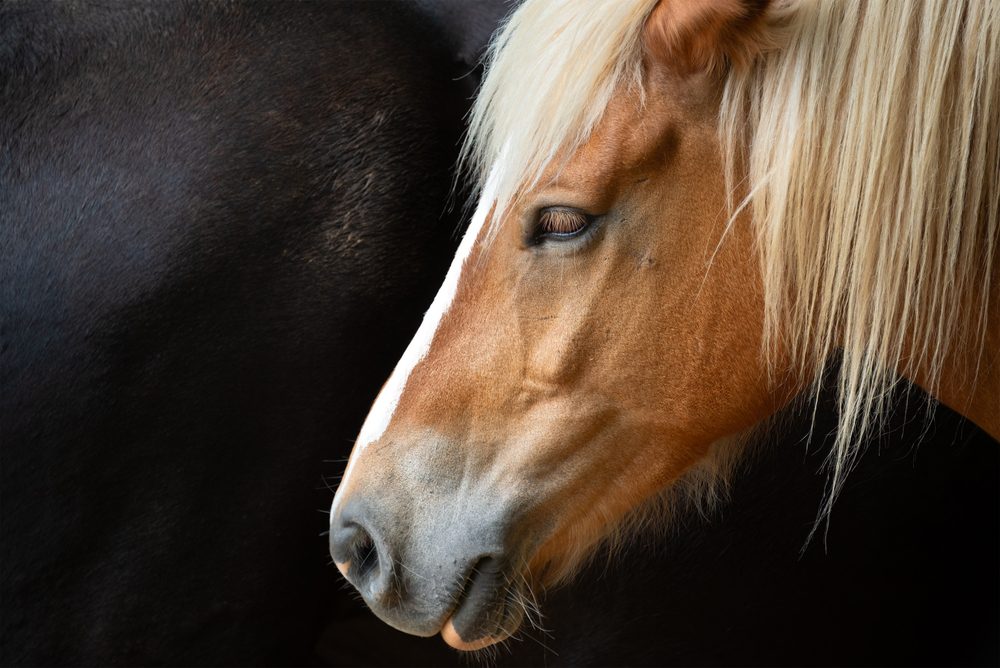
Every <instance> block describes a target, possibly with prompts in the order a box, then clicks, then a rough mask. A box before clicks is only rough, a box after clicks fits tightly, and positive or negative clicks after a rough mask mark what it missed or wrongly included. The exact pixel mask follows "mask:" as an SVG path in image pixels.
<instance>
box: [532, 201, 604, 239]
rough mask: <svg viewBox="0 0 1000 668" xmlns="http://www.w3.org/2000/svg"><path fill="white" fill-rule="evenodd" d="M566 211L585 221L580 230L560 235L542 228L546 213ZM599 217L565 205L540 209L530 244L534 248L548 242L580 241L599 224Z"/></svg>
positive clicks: (536, 214)
mask: <svg viewBox="0 0 1000 668" xmlns="http://www.w3.org/2000/svg"><path fill="white" fill-rule="evenodd" d="M560 210H562V211H565V212H567V213H570V214H572V215H574V216H579V217H580V218H582V219H583V225H581V226H580V228H579V229H577V230H574V231H572V232H567V233H560V232H550V231H545V230H544V229H543V227H542V220H543V218H544V216H545V214H546V213H551V212H553V211H560ZM598 218H599V216H595V215H593V214H590V213H587V212H586V211H584V210H582V209H577V208H575V207H571V206H565V205H553V206H546V207H542V208H540V209H538V210H537V211H536V213H535V219H534V224H533V227H532V232H531V234H530V238H529V243H530V245H533V246H538V245H541V244H544V243H545V242H546V241H552V242H556V243H559V242H570V241H575V240H578V239H580V238H582V237H586V236H587V234H588V232H589V231H590V230H591V229H593V227H594V224H595V223H596V222H597V219H598Z"/></svg>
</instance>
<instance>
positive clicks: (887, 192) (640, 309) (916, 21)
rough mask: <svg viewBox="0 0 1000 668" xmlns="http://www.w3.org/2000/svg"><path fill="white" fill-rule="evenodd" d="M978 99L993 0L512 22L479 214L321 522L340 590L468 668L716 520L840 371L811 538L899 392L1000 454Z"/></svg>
mask: <svg viewBox="0 0 1000 668" xmlns="http://www.w3.org/2000/svg"><path fill="white" fill-rule="evenodd" d="M998 77H1000V11H998V9H997V8H996V7H995V6H993V5H991V4H989V3H976V2H955V3H936V4H934V3H862V2H856V1H852V0H845V1H844V2H837V3H811V2H767V1H766V0H727V1H720V2H699V1H696V0H677V1H675V2H657V0H628V1H623V2H615V3H573V2H546V1H541V0H528V1H527V2H525V3H524V4H523V5H521V6H520V7H519V8H518V10H517V11H516V12H515V13H514V14H513V15H512V17H511V19H510V20H509V21H508V22H507V24H506V25H505V27H504V29H503V30H502V31H501V32H500V34H499V35H498V37H497V38H496V39H495V41H494V42H493V45H492V46H491V50H490V56H489V60H488V64H487V73H486V78H485V81H484V83H483V86H482V89H481V91H480V93H479V94H478V96H477V100H476V102H475V104H474V108H473V112H472V115H471V119H470V129H469V134H468V139H467V141H466V143H465V145H464V153H463V154H464V164H465V165H466V167H467V168H468V169H469V170H470V171H471V172H472V173H474V174H475V175H476V177H477V178H478V180H479V183H480V184H481V186H480V195H479V205H478V208H477V210H476V213H475V215H474V216H473V217H472V221H471V223H470V225H469V228H468V231H467V232H466V234H465V236H464V238H463V240H462V243H461V244H460V246H459V250H458V252H457V254H456V256H455V259H454V260H453V263H452V265H451V267H450V268H449V270H448V273H447V275H446V277H445V280H444V282H443V284H442V286H441V288H440V290H439V292H438V294H437V296H436V297H435V299H434V302H433V303H432V305H431V308H430V309H429V311H428V312H427V314H426V315H425V318H424V320H423V321H422V323H421V325H420V327H419V329H418V330H417V333H416V335H415V336H414V338H413V340H412V341H411V342H410V345H409V346H408V347H407V349H406V351H405V352H404V354H403V356H402V358H401V359H400V361H399V362H398V364H397V366H396V368H395V369H394V371H393V372H392V374H391V375H390V376H389V379H388V381H387V382H386V384H385V386H384V387H383V389H382V391H381V392H380V394H379V396H378V398H377V399H376V401H375V403H374V405H373V406H372V409H371V412H370V413H369V416H368V418H367V419H366V420H365V422H364V425H363V427H362V429H361V432H360V434H359V436H358V439H357V442H356V444H355V447H354V450H353V451H352V454H351V458H350V461H349V463H348V467H347V471H346V473H345V477H344V480H343V481H342V483H341V485H340V486H339V488H338V490H337V493H336V495H335V497H334V500H333V503H332V506H331V514H330V552H331V555H332V556H333V559H334V561H335V563H336V564H337V567H338V569H339V570H340V571H341V572H342V573H343V574H344V576H345V578H346V579H347V580H348V581H349V582H350V583H351V584H352V585H354V586H355V587H356V588H357V590H358V591H359V592H360V594H361V595H362V597H363V598H364V600H365V601H366V602H367V603H368V605H369V607H370V608H371V609H372V610H373V611H374V612H375V613H376V614H377V615H378V616H379V617H380V618H381V619H382V620H383V621H385V622H387V623H388V624H389V625H391V626H394V627H396V628H398V629H400V630H402V631H405V632H408V633H411V634H414V635H420V636H430V635H435V634H438V633H440V634H441V636H442V637H443V639H444V640H445V642H447V643H448V644H449V645H451V646H452V647H455V648H457V649H460V650H467V651H474V650H478V649H482V648H486V647H489V646H491V645H493V644H495V643H497V642H499V641H502V640H504V639H505V638H507V637H510V636H511V634H513V633H514V632H515V631H516V630H517V629H518V628H519V626H520V625H521V624H522V623H523V621H524V620H525V618H529V621H530V617H531V616H532V607H533V606H532V601H531V596H532V592H533V591H537V590H540V589H544V588H545V587H548V586H552V585H555V584H558V583H560V582H563V581H565V580H567V579H568V578H569V577H571V575H572V574H573V573H574V572H576V571H577V570H578V569H579V568H580V567H581V565H582V564H584V563H585V561H586V559H587V558H588V557H589V556H590V555H592V554H593V553H594V551H595V547H596V546H597V545H599V544H601V543H611V544H614V543H615V542H616V541H617V540H619V539H620V538H621V536H623V535H626V534H628V533H629V532H630V531H633V530H634V529H635V528H636V527H640V526H642V525H643V523H644V522H648V521H649V520H650V518H653V519H654V521H665V520H666V519H667V518H666V517H665V515H667V516H669V515H673V514H676V512H677V509H679V508H683V507H685V506H687V505H692V504H693V505H695V506H696V507H697V506H706V505H707V506H711V504H712V503H713V501H714V500H715V499H717V498H718V497H719V496H720V495H721V493H722V491H724V487H725V482H726V480H727V479H728V478H729V477H731V474H732V472H733V471H734V470H735V468H736V467H737V465H738V464H739V462H740V461H741V460H743V459H745V457H746V456H747V454H748V453H749V452H751V447H750V445H749V444H750V443H752V442H753V440H754V439H755V437H756V436H757V435H758V434H759V433H760V432H761V431H763V430H766V428H767V426H768V421H769V418H770V417H771V416H774V415H775V414H777V413H779V412H780V411H782V410H783V409H785V408H787V407H789V406H791V405H794V403H795V402H796V401H808V398H809V396H810V395H811V394H814V393H815V391H816V388H817V387H818V386H820V384H821V383H822V380H823V378H824V376H826V375H827V374H828V373H832V374H833V375H834V378H833V379H832V381H831V382H832V384H833V386H834V387H835V388H836V393H837V398H836V404H837V411H838V413H837V428H836V437H835V440H834V443H833V445H832V446H831V448H830V455H829V457H828V459H829V485H828V487H827V492H826V494H825V496H824V498H823V500H822V501H821V503H820V504H819V509H818V510H819V517H818V519H817V522H816V524H815V527H816V528H819V527H820V526H821V523H822V519H823V518H829V513H830V511H831V509H832V507H833V503H834V501H835V500H836V498H837V496H838V494H839V492H840V491H841V490H842V488H843V484H844V480H845V479H846V477H847V475H848V473H849V472H850V471H851V469H852V467H853V466H854V465H855V464H856V462H857V459H858V452H859V449H860V448H859V444H860V443H861V442H862V441H863V440H864V438H865V436H866V435H869V434H872V433H877V432H878V430H879V428H880V426H881V425H882V424H883V421H884V420H885V419H886V415H887V414H888V412H889V408H890V397H891V396H892V394H893V393H892V392H891V390H892V388H893V387H894V386H895V385H896V384H897V383H899V382H901V381H902V380H907V381H910V382H913V383H914V384H915V385H917V386H919V387H921V388H924V389H925V390H927V392H928V393H929V396H931V397H933V399H932V402H931V404H930V406H929V407H928V410H930V407H932V406H933V405H934V404H936V403H940V404H943V405H945V406H948V407H951V408H953V409H954V410H956V411H957V412H958V413H959V414H961V415H963V416H964V417H966V418H968V419H969V420H970V421H972V422H973V423H975V424H976V425H978V426H979V427H980V428H981V429H982V430H983V431H984V432H985V434H988V436H989V437H990V438H992V439H997V438H998V437H1000V410H998V408H1000V401H998V397H1000V355H998V353H1000V315H998V311H997V309H998V306H997V304H998V303H1000V294H998V290H1000V288H998V285H1000V283H998V280H997V276H996V273H997V263H996V261H995V256H996V245H997V239H998V233H1000V231H998V218H1000V215H998V210H1000V141H998V140H997V138H998V135H1000V127H998V124H1000V82H998ZM834 361H836V362H837V364H836V366H835V367H834V366H833V362H834ZM834 368H835V371H831V369H834ZM827 526H828V525H827Z"/></svg>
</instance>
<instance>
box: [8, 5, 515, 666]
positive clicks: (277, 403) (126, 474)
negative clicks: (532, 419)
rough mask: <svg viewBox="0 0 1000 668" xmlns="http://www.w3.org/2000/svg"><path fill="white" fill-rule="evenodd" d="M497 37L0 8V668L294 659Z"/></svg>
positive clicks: (218, 16) (444, 15)
mask: <svg viewBox="0 0 1000 668" xmlns="http://www.w3.org/2000/svg"><path fill="white" fill-rule="evenodd" d="M502 9H503V6H502V4H501V3H499V2H494V3H492V4H490V5H485V6H483V7H476V8H468V7H462V6H460V5H458V4H456V3H447V2H434V1H425V2H423V3H418V4H413V5H405V4H402V3H371V2H337V3H276V2H274V3H251V4H246V3H228V2H225V3H224V2H201V1H190V2H188V1H185V2H155V1H152V2H127V3H100V2H91V3H77V2H72V3H71V2H65V3H62V2H61V3H55V2H45V1H38V2H31V1H28V2H3V3H0V90H2V95H0V248H2V256H0V289H2V296H0V309H2V310H0V340H2V348H0V374H2V375H0V378H2V389H0V429H2V433H0V437H2V444H0V469H2V479H0V527H2V539H0V569H2V570H0V597H2V598H0V605H2V613H0V614H2V620H0V664H4V665H9V664H78V663H85V664H107V663H119V664H150V663H156V664H191V663H198V664H234V663H238V664H250V663H301V662H304V661H311V660H313V659H312V657H313V654H312V652H313V647H314V645H315V643H316V640H317V637H318V636H317V634H318V631H319V629H320V628H321V627H322V626H323V623H324V621H325V620H328V619H330V618H331V617H336V616H337V614H338V610H341V609H342V608H343V607H344V606H345V605H349V601H347V598H348V597H347V594H346V593H344V592H342V591H341V590H340V583H339V575H338V574H337V572H336V571H335V570H334V569H333V568H332V567H329V566H328V557H327V555H326V554H325V539H324V538H322V537H320V534H321V532H323V531H324V529H325V528H326V516H325V515H324V514H322V512H320V510H321V509H324V508H326V507H327V506H328V505H329V492H328V491H327V490H326V489H325V488H324V487H323V485H322V483H321V472H322V471H323V466H324V465H323V463H322V462H323V460H324V459H331V458H335V459H336V458H342V457H345V456H346V454H347V453H348V452H349V451H350V446H351V441H352V439H353V437H354V435H355V434H356V433H357V429H358V427H359V425H360V421H361V420H362V419H363V417H364V414H365V412H366V410H367V407H368V404H369V403H370V401H371V399H372V397H373V396H374V394H375V393H376V391H377V389H378V386H379V385H380V383H381V382H382V380H383V379H384V377H385V376H386V375H387V373H388V371H389V370H390V369H391V366H392V364H393V363H394V362H395V360H396V358H397V357H398V355H399V352H400V350H401V347H402V346H403V345H405V343H406V340H407V337H408V333H409V332H410V331H412V329H414V327H415V326H416V323H417V322H418V320H419V316H420V314H421V311H422V309H423V308H424V306H425V304H426V303H427V302H428V301H429V299H430V297H431V295H432V293H433V291H434V290H435V288H436V284H437V283H438V282H439V280H440V276H441V275H442V274H443V271H444V269H445V267H446V265H447V263H448V260H449V257H450V255H451V252H452V250H453V239H455V232H456V228H457V224H458V222H459V221H458V219H457V217H456V216H453V215H443V213H444V210H445V206H444V203H445V202H447V201H448V199H449V189H450V187H451V184H452V172H451V168H452V164H453V162H454V157H455V153H456V146H457V142H458V140H459V135H460V132H461V128H462V115H463V113H464V112H465V110H466V107H467V104H468V98H469V96H470V95H471V92H472V90H473V86H474V77H468V76H465V75H468V74H469V71H470V69H471V64H470V63H472V62H473V61H474V60H475V56H476V52H477V49H478V48H479V46H478V44H479V43H480V42H482V41H484V40H485V38H486V36H487V35H488V33H489V31H490V30H491V29H492V26H493V24H494V23H495V21H496V17H493V16H492V15H491V14H490V12H492V13H498V12H500V11H502ZM483 16H485V17H486V18H482V17H483ZM472 24H475V25H480V26H484V27H483V28H480V30H479V32H467V31H463V32H461V33H460V34H457V35H456V34H452V33H450V32H449V30H450V29H452V28H454V27H456V26H461V25H472ZM338 468H339V464H338V463H328V464H326V471H327V472H329V473H333V472H335V471H336V470H338ZM345 601H347V602H346V603H345Z"/></svg>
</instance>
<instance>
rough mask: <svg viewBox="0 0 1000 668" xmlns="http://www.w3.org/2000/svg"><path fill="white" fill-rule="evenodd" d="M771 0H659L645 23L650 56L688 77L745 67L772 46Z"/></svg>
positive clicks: (645, 36) (647, 47) (645, 37)
mask: <svg viewBox="0 0 1000 668" xmlns="http://www.w3.org/2000/svg"><path fill="white" fill-rule="evenodd" d="M770 4H771V2H770V0H660V2H659V3H658V4H657V5H656V7H655V8H654V9H653V11H652V13H650V15H649V18H648V19H647V20H646V27H645V34H644V41H645V44H646V50H647V53H648V54H649V55H650V56H652V57H653V58H654V59H655V60H657V61H659V62H661V63H662V64H664V65H665V66H667V67H670V68H671V69H675V70H677V71H679V72H683V73H692V72H698V71H704V70H711V69H717V68H719V67H721V66H723V65H725V64H727V63H728V64H733V65H736V66H741V65H745V64H747V63H749V62H750V61H751V60H753V57H754V56H755V55H756V54H757V52H758V51H760V50H761V49H762V48H764V46H765V44H767V42H768V35H767V34H766V27H767V26H766V24H767V21H766V20H765V16H766V14H767V10H768V7H769V5H770Z"/></svg>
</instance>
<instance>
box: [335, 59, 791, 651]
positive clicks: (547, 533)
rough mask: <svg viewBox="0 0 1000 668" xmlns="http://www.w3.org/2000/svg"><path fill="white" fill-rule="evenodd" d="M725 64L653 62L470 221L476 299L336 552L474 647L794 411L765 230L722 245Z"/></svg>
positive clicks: (371, 596)
mask: <svg viewBox="0 0 1000 668" xmlns="http://www.w3.org/2000/svg"><path fill="white" fill-rule="evenodd" d="M714 81H715V80H714V79H712V78H711V77H709V76H707V75H690V76H679V75H675V74H673V73H671V72H670V71H666V70H664V71H661V70H657V69H654V68H651V69H650V70H649V71H648V73H647V81H646V97H645V100H644V102H642V103H640V100H639V97H638V95H637V94H636V95H625V94H623V95H621V96H619V97H618V98H617V99H616V100H615V102H613V103H612V105H611V106H610V107H609V109H608V110H607V112H606V114H605V116H604V117H603V120H602V121H601V122H600V124H599V126H598V127H597V129H596V131H595V132H594V133H593V134H592V136H591V137H590V139H589V141H588V142H587V143H586V145H584V146H583V147H582V148H581V149H580V150H579V151H577V152H576V153H575V154H574V155H572V156H567V159H566V160H562V161H557V162H558V163H559V165H560V169H558V170H553V171H552V172H551V173H550V174H549V175H548V178H545V179H542V181H541V182H540V185H539V186H538V187H537V188H535V189H533V190H532V191H531V192H528V193H525V194H523V196H522V197H520V198H519V199H518V200H517V203H516V204H515V205H513V206H511V207H509V208H508V209H507V211H506V212H505V213H504V215H503V219H502V220H499V221H495V220H494V221H490V220H489V219H487V224H486V225H485V226H483V227H481V228H479V229H477V228H476V226H475V225H474V226H473V228H470V232H469V234H472V235H476V237H477V241H476V243H475V244H474V245H471V246H469V240H466V243H465V244H463V245H465V246H467V247H468V249H469V254H468V257H467V258H464V262H463V257H462V256H461V254H460V256H459V257H458V258H457V259H456V266H453V269H452V271H453V274H452V277H453V278H454V277H457V279H458V282H457V288H456V290H455V293H454V296H453V298H452V299H451V300H450V302H449V303H448V304H446V305H443V304H441V303H437V304H435V307H432V311H431V312H430V313H429V315H428V317H429V318H437V319H438V321H437V322H436V323H433V324H432V325H431V326H426V325H427V323H425V327H424V328H422V332H421V333H420V334H418V337H422V338H423V339H424V341H425V343H424V345H426V346H428V347H427V348H426V351H425V352H424V351H423V350H421V349H420V345H419V344H417V343H415V344H412V345H413V346H415V347H414V349H413V350H411V351H409V352H408V355H409V357H410V360H409V363H407V364H402V365H401V366H402V367H405V368H402V369H397V372H396V376H395V377H394V378H393V380H392V381H390V383H389V384H388V385H387V387H386V389H384V390H383V395H386V394H391V395H392V397H391V398H390V399H389V400H386V399H385V396H383V397H380V399H379V402H378V403H377V405H376V408H375V410H374V411H373V415H372V416H371V417H370V418H369V424H366V428H365V430H364V432H363V434H362V437H361V439H360V441H359V447H358V448H356V450H355V452H354V454H353V457H352V462H351V466H350V469H349V476H348V477H347V478H346V479H345V481H344V484H343V485H342V487H341V490H340V491H339V492H338V499H337V501H336V502H335V504H334V509H333V517H332V519H331V527H332V532H331V546H332V553H333V556H334V559H335V561H337V562H338V565H339V566H340V567H341V570H342V571H344V572H345V575H346V576H347V577H348V579H349V580H351V582H353V583H354V584H355V585H356V586H357V587H358V588H359V590H360V591H361V592H362V594H363V595H364V596H365V599H366V600H367V601H368V603H369V605H370V606H371V607H372V608H373V609H374V610H375V611H376V612H377V613H378V614H379V615H380V616H381V617H382V618H383V619H385V620H386V621H387V622H389V623H391V624H393V625H395V626H397V627H399V628H402V629H403V630H406V631H409V632H412V633H417V634H421V635H430V634H433V633H437V632H438V631H442V628H443V634H444V635H445V639H446V640H448V641H449V642H450V643H451V644H453V645H455V646H457V647H461V648H466V649H468V648H474V647H478V646H482V645H485V644H489V643H490V642H492V641H493V640H495V639H498V638H502V637H504V636H506V635H508V634H509V633H510V632H512V631H513V630H514V629H516V627H517V626H518V624H519V623H520V621H521V616H522V608H521V607H520V605H518V600H517V599H518V592H519V591H520V588H521V587H522V586H525V585H527V584H528V583H529V582H537V581H542V582H544V581H550V580H552V579H556V578H558V577H560V576H562V575H565V574H567V573H568V572H569V571H570V570H571V569H572V568H573V567H574V566H575V565H576V564H578V563H579V560H580V558H581V557H582V556H584V555H585V554H586V553H587V552H588V551H589V549H590V548H592V547H593V545H594V543H595V542H596V541H597V540H598V539H599V538H601V537H602V536H603V535H604V534H605V533H606V532H607V530H608V528H609V527H611V526H613V524H614V523H615V522H616V521H617V520H619V519H621V518H622V516H623V515H625V514H626V513H627V512H629V511H630V510H632V509H634V508H636V507H637V506H639V505H640V504H642V503H643V502H644V501H646V500H647V499H649V498H650V497H652V496H654V495H655V494H657V492H659V491H660V490H662V489H663V488H664V487H665V486H667V485H668V484H669V483H671V481H673V480H675V479H676V478H678V477H679V476H681V475H682V474H683V473H684V472H685V471H686V470H687V469H689V468H690V467H692V466H693V465H694V464H696V463H697V462H699V461H700V460H703V459H705V458H706V457H707V456H708V454H709V450H710V448H711V447H712V445H713V443H715V442H717V441H718V440H719V439H722V438H725V437H727V436H729V435H732V434H735V433H737V432H740V431H742V430H745V429H746V428H748V427H750V426H751V425H753V424H754V423H755V422H757V421H759V420H760V419H761V417H762V416H764V415H766V414H767V413H769V412H771V411H772V410H773V409H774V408H775V405H776V403H777V402H778V397H779V396H780V393H779V392H777V391H776V389H775V388H773V387H771V386H769V384H768V381H767V374H766V372H765V370H764V367H763V361H762V359H761V350H760V341H761V327H762V325H761V323H762V309H763V307H762V298H761V289H760V276H759V268H758V264H757V260H756V257H755V255H754V253H753V252H752V249H751V239H750V238H749V231H748V230H747V229H746V226H745V225H741V224H740V222H739V221H737V222H736V224H735V225H734V226H733V227H732V229H731V230H730V231H729V233H728V234H727V235H726V237H725V241H724V242H723V243H721V244H720V240H722V238H723V234H724V231H725V229H726V223H727V219H728V216H727V209H726V198H725V191H724V183H723V170H722V165H721V160H720V151H719V146H718V141H717V139H716V126H715V122H714V119H715V114H716V110H717V99H718V98H717V95H718V90H717V85H716V84H715V83H714ZM479 215H480V216H482V215H484V212H482V211H481V212H480V214H479ZM491 224H492V225H494V226H496V236H495V237H494V238H493V239H492V240H491V241H488V237H489V232H488V227H489V226H490V225H491ZM709 265H711V267H709ZM446 286H447V281H446ZM444 291H446V289H443V292H444ZM445 298H446V297H445ZM439 299H440V296H439ZM445 306H446V308H445ZM439 313H440V317H439V318H438V315H439ZM420 352H424V354H423V356H422V357H421V356H420V355H419V353H420ZM404 360H405V358H404ZM371 423H376V424H377V426H376V427H375V428H373V427H372V424H371ZM383 427H384V429H383ZM368 440H371V441H372V442H371V443H370V444H367V443H366V441H368Z"/></svg>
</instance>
